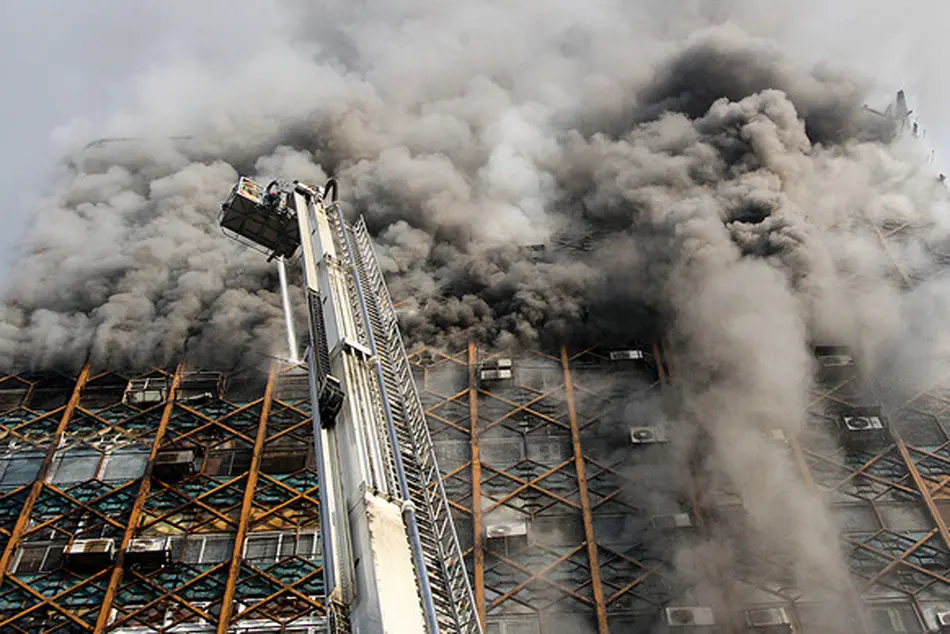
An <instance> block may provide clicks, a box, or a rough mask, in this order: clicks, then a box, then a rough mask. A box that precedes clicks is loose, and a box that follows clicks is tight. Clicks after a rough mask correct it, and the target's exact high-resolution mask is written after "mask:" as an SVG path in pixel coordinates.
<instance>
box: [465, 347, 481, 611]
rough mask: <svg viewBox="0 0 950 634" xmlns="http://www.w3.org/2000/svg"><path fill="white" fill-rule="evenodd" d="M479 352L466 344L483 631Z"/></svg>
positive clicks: (478, 605)
mask: <svg viewBox="0 0 950 634" xmlns="http://www.w3.org/2000/svg"><path fill="white" fill-rule="evenodd" d="M477 356H478V349H477V348H476V347H475V344H474V343H470V344H468V409H469V428H470V434H471V443H472V538H473V541H472V544H473V546H472V553H473V554H472V556H473V558H474V562H475V579H474V585H475V587H474V588H473V589H474V591H475V610H476V611H477V612H478V620H479V621H480V622H481V624H482V629H484V628H485V544H484V541H483V538H482V457H481V452H480V449H479V446H478V379H477V376H476V373H475V363H476V361H477Z"/></svg>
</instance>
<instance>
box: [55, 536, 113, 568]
mask: <svg viewBox="0 0 950 634" xmlns="http://www.w3.org/2000/svg"><path fill="white" fill-rule="evenodd" d="M63 554H64V555H65V559H66V564H67V565H68V566H70V567H72V568H85V569H93V568H95V569H101V568H105V567H106V566H108V565H110V564H111V563H112V560H113V558H114V557H115V540H112V539H77V540H74V541H73V543H71V544H70V545H69V546H67V547H66V550H65V551H64V553H63Z"/></svg>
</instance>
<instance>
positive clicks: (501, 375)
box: [478, 368, 513, 381]
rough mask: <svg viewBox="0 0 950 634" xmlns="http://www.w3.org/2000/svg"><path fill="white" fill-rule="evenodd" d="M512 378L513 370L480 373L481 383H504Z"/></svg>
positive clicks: (492, 370)
mask: <svg viewBox="0 0 950 634" xmlns="http://www.w3.org/2000/svg"><path fill="white" fill-rule="evenodd" d="M512 376H513V374H512V372H511V370H509V369H505V368H503V369H494V368H492V369H488V370H481V371H480V372H479V373H478V378H479V380H481V381H504V380H507V379H510V378H511V377H512Z"/></svg>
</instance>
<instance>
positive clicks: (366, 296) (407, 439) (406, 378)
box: [329, 213, 481, 634]
mask: <svg viewBox="0 0 950 634" xmlns="http://www.w3.org/2000/svg"><path fill="white" fill-rule="evenodd" d="M329 215H330V216H331V218H332V217H333V216H335V214H332V213H331V214H329ZM334 221H335V222H334ZM331 222H334V224H335V225H336V227H334V230H335V232H339V233H343V232H345V237H346V238H348V240H345V241H344V240H342V238H344V236H343V235H339V234H338V235H337V239H338V240H340V241H341V242H343V244H341V245H340V246H341V247H342V248H341V249H340V251H339V252H341V253H347V249H346V243H347V242H348V243H349V245H350V246H351V247H352V259H353V261H352V262H351V264H352V266H353V270H354V271H355V272H356V274H357V275H358V276H359V278H360V285H361V286H362V289H363V301H364V302H365V304H366V312H367V314H368V316H369V321H370V324H369V327H370V328H371V329H372V333H373V338H374V339H375V343H376V353H377V356H378V361H379V363H380V367H381V368H382V373H383V377H384V382H385V388H386V396H387V397H388V404H389V409H390V412H391V415H392V420H393V425H394V427H395V430H396V437H397V440H398V443H399V451H400V454H401V456H402V462H403V470H404V471H405V475H406V480H407V482H408V485H409V491H410V497H411V501H412V503H413V504H414V506H415V509H416V520H417V524H418V532H419V537H420V541H421V542H422V550H423V555H424V559H425V567H426V576H427V577H428V579H429V583H430V585H431V587H432V595H433V600H434V603H435V610H436V613H437V617H438V622H439V629H440V634H456V633H457V634H479V633H480V632H481V628H480V626H479V623H478V615H477V612H476V611H475V601H474V597H473V596H472V589H471V586H470V584H469V581H468V572H467V570H466V567H465V562H464V560H463V558H462V551H461V548H460V547H459V541H458V536H457V534H456V532H455V525H454V523H453V522H452V514H451V510H450V508H449V504H448V500H447V498H446V496H445V490H444V488H443V487H442V479H441V475H440V473H439V467H438V465H437V464H436V460H435V454H434V451H433V447H432V439H431V438H430V436H429V428H428V426H427V424H426V419H425V413H424V411H423V408H422V402H421V401H420V399H419V393H418V391H417V389H416V383H415V380H414V378H413V376H412V371H411V369H410V367H409V360H408V358H407V357H406V351H405V348H404V346H403V342H402V336H401V335H400V333H399V325H398V321H397V318H396V312H395V310H394V309H393V305H392V300H391V299H390V296H389V290H388V289H387V288H386V283H385V281H384V280H383V276H382V273H381V271H380V269H379V263H378V261H377V259H376V254H375V252H374V250H373V244H372V241H371V239H370V237H369V234H368V232H367V230H366V224H365V222H363V220H362V219H360V221H359V222H358V223H357V224H356V225H355V226H353V227H350V226H341V225H343V223H342V222H340V221H339V220H337V219H336V218H333V220H331ZM351 297H354V296H353V295H351ZM354 299H356V298H355V297H354ZM357 301H358V299H357ZM360 313H361V310H360V308H359V306H354V314H360ZM382 437H385V435H382ZM387 459H388V460H387V462H389V461H391V460H392V455H391V453H390V454H389V455H388V456H387ZM387 466H389V465H387Z"/></svg>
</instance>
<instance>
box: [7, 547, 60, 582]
mask: <svg viewBox="0 0 950 634" xmlns="http://www.w3.org/2000/svg"><path fill="white" fill-rule="evenodd" d="M65 547H66V544H26V545H24V546H21V547H20V548H19V549H18V550H17V552H16V555H14V560H13V567H12V571H13V573H14V574H18V575H36V574H40V573H44V572H49V571H50V570H55V569H56V568H59V566H60V564H61V563H62V561H63V549H64V548H65Z"/></svg>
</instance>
